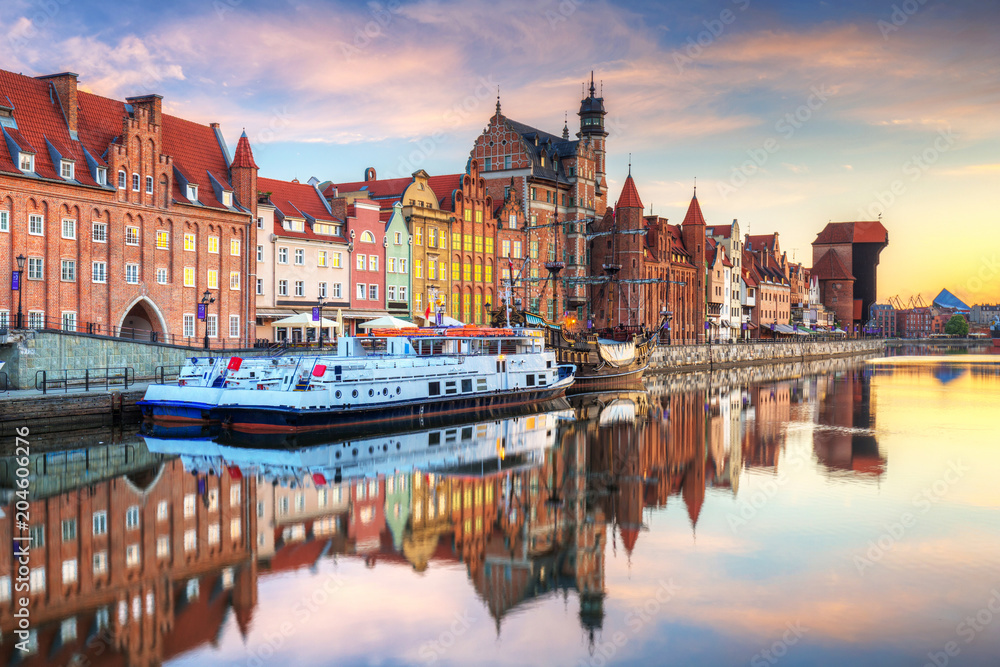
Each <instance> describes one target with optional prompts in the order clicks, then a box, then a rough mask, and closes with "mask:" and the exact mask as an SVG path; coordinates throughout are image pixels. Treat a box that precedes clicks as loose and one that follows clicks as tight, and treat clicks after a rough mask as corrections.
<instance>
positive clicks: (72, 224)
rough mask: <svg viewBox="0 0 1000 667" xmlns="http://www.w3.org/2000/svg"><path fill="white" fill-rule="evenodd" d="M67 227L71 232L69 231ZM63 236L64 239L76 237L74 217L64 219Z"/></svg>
mask: <svg viewBox="0 0 1000 667" xmlns="http://www.w3.org/2000/svg"><path fill="white" fill-rule="evenodd" d="M67 223H69V225H68V227H67ZM67 229H68V231H69V233H67ZM62 237H63V238H64V239H74V240H75V239H76V220H75V219H73V218H63V219H62Z"/></svg>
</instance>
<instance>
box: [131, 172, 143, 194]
mask: <svg viewBox="0 0 1000 667" xmlns="http://www.w3.org/2000/svg"><path fill="white" fill-rule="evenodd" d="M141 183H142V181H140V180H139V174H136V173H134V172H133V174H132V192H139V186H140V185H141Z"/></svg>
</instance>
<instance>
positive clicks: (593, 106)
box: [576, 72, 608, 215]
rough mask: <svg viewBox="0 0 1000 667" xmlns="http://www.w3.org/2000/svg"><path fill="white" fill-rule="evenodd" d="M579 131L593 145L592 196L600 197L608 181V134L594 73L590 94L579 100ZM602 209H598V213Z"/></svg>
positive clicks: (578, 134) (591, 77)
mask: <svg viewBox="0 0 1000 667" xmlns="http://www.w3.org/2000/svg"><path fill="white" fill-rule="evenodd" d="M577 115H579V116H580V132H579V133H577V135H576V136H578V137H579V138H580V139H581V140H584V139H589V140H590V142H591V144H592V145H593V146H594V153H595V154H596V160H595V165H594V181H595V184H594V190H595V193H594V196H595V198H600V194H601V193H602V192H606V191H607V187H608V183H607V180H606V178H605V173H606V171H605V164H604V158H605V146H604V144H605V141H606V137H607V136H608V132H607V130H605V129H604V117H605V116H607V115H608V112H607V111H606V110H605V109H604V98H603V97H597V88H596V87H595V86H594V73H593V72H591V73H590V96H589V97H585V98H583V100H582V101H581V102H580V112H579V114H577ZM601 213H603V211H598V215H600V214H601Z"/></svg>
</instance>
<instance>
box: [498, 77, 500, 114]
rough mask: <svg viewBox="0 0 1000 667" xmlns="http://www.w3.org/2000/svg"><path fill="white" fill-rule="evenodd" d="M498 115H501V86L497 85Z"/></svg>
mask: <svg viewBox="0 0 1000 667" xmlns="http://www.w3.org/2000/svg"><path fill="white" fill-rule="evenodd" d="M497 115H498V116H499V115H500V84H499V83H498V84H497Z"/></svg>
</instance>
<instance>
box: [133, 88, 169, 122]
mask: <svg viewBox="0 0 1000 667" xmlns="http://www.w3.org/2000/svg"><path fill="white" fill-rule="evenodd" d="M125 101H126V102H128V103H129V104H131V105H132V107H133V108H135V109H145V110H146V113H148V114H149V123H150V125H157V126H159V125H160V124H161V122H162V120H163V95H157V94H156V93H150V94H149V95H140V96H139V97H126V98H125Z"/></svg>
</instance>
